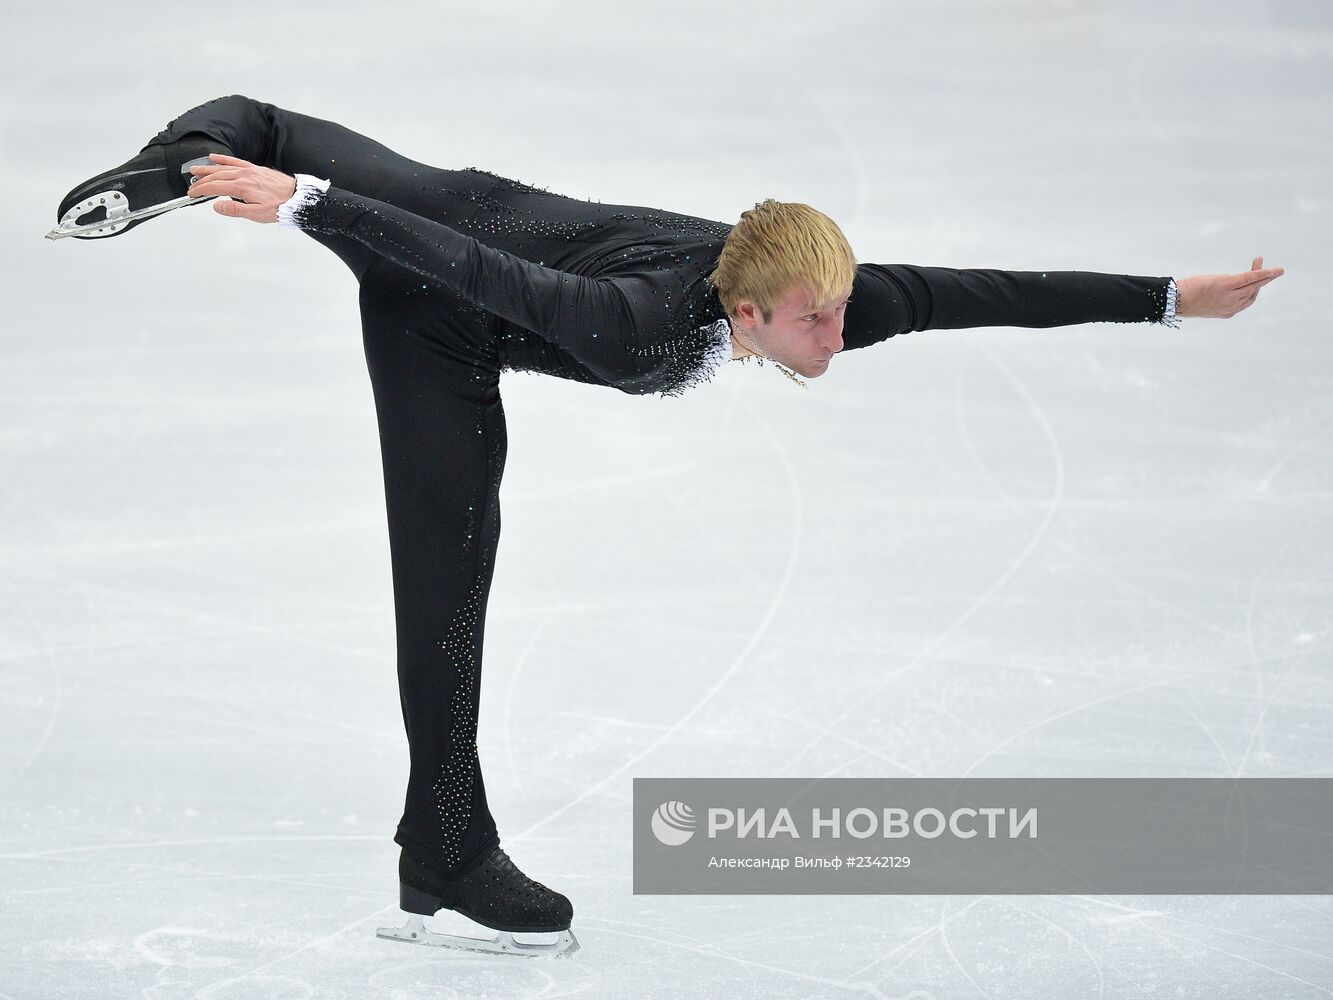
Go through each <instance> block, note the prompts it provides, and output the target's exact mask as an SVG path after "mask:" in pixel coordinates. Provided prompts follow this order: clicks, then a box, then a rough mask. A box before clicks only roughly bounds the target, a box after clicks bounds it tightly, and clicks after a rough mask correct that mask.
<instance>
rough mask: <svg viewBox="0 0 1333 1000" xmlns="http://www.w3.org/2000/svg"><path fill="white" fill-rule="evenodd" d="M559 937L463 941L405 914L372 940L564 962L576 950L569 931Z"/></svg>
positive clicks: (503, 935) (506, 934) (499, 935)
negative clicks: (538, 941)
mask: <svg viewBox="0 0 1333 1000" xmlns="http://www.w3.org/2000/svg"><path fill="white" fill-rule="evenodd" d="M557 933H558V934H559V937H557V938H556V939H555V940H554V941H552V942H551V943H549V944H529V943H528V942H526V941H515V940H514V935H513V934H512V933H511V932H509V931H497V932H496V936H495V937H494V938H491V939H489V940H488V939H486V938H473V937H464V936H462V935H459V934H438V933H436V932H435V931H431V930H427V929H426V923H425V920H424V919H423V918H422V916H421V915H420V914H419V913H409V914H408V916H407V923H406V924H404V925H403V926H402V927H381V928H380V929H379V930H377V931H376V932H375V936H376V937H380V938H384V939H385V940H386V941H404V942H406V943H408V944H424V945H430V946H431V947H435V948H453V949H456V950H459V951H479V952H484V953H486V954H488V955H519V956H522V957H524V958H568V957H569V956H570V955H573V954H574V953H575V952H576V951H578V950H579V943H578V941H577V940H575V938H574V934H573V932H572V931H567V930H566V931H558V932H557Z"/></svg>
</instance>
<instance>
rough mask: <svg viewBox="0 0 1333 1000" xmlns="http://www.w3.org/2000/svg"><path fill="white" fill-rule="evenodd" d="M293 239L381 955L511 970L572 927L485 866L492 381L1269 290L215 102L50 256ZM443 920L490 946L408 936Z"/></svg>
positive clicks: (566, 907)
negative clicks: (390, 707)
mask: <svg viewBox="0 0 1333 1000" xmlns="http://www.w3.org/2000/svg"><path fill="white" fill-rule="evenodd" d="M215 198H221V199H230V200H219V201H216V202H215V204H214V207H215V210H216V211H218V212H219V213H220V214H223V215H227V216H231V217H235V218H241V219H248V220H251V221H255V222H279V223H281V224H282V225H284V226H287V227H293V228H300V229H303V230H305V231H306V232H307V233H309V234H310V235H311V236H312V237H313V238H314V239H316V240H318V241H319V242H320V243H322V244H324V245H325V246H327V247H328V248H329V249H331V250H332V251H333V252H334V253H336V254H337V255H338V256H339V257H340V258H341V259H342V260H343V261H344V262H345V263H346V264H347V266H348V267H349V268H350V269H351V271H352V273H353V274H355V275H356V278H357V280H358V282H359V283H360V296H359V303H360V311H361V322H362V334H363V341H364V347H365V353H366V361H367V364H368V367H369V372H370V378H371V383H372V387H373V390H374V399H375V407H376V414H377V418H378V421H379V430H380V443H381V455H382V460H383V466H384V483H385V500H386V506H387V511H388V522H389V540H390V550H391V558H392V567H393V586H394V611H395V619H396V626H397V655H398V679H399V688H400V695H401V701H402V709H403V718H404V721H405V724H406V728H407V737H408V743H409V747H410V751H411V772H410V777H409V780H408V789H407V796H406V804H405V809H404V814H403V818H402V820H401V822H400V823H399V825H398V830H397V833H396V836H395V840H396V841H397V843H398V844H399V845H401V847H402V853H401V856H400V862H399V881H400V900H401V902H402V905H403V908H404V909H405V910H407V911H408V913H409V914H410V915H411V916H410V917H409V924H408V927H407V928H404V929H403V930H401V931H390V932H381V933H383V934H385V935H386V936H395V937H400V938H402V939H405V940H415V941H427V942H431V943H446V944H453V945H460V944H461V945H462V946H469V947H480V948H483V949H485V950H494V951H511V952H512V951H520V952H521V951H530V950H533V949H534V947H536V946H532V945H528V944H524V943H523V942H519V941H516V940H515V939H514V938H513V934H514V933H521V932H559V933H560V938H559V939H558V940H557V941H556V942H555V943H554V944H552V945H548V946H542V947H540V948H538V949H537V950H545V951H547V952H549V953H553V954H561V953H564V954H568V953H569V952H571V951H572V950H573V949H575V948H577V944H576V943H575V942H574V940H573V937H572V935H571V934H570V932H569V927H570V922H571V919H572V914H573V909H572V906H571V905H570V903H569V900H568V899H566V897H564V896H563V895H561V894H560V893H557V892H554V891H552V890H550V889H548V888H547V887H546V886H544V885H542V884H541V883H538V882H534V881H533V880H531V879H529V878H527V876H525V875H524V874H523V873H522V872H521V871H519V870H518V869H517V868H516V867H514V865H513V862H512V861H510V860H509V859H508V857H507V855H506V854H505V852H504V851H503V850H502V849H501V848H500V842H499V837H498V835H497V832H496V826H495V822H494V820H493V818H492V816H491V813H490V810H489V808H488V806H487V802H486V793H485V788H484V785H483V782H482V775H481V769H480V765H479V761H478V757H477V744H476V728H477V711H478V694H479V688H480V683H479V682H480V672H481V661H482V640H483V633H484V626H485V615H486V603H487V596H488V594H489V590H490V584H491V578H492V571H493V568H494V564H495V553H496V547H497V544H498V541H499V534H500V506H499V489H500V481H501V477H502V475H503V472H504V464H505V455H506V431H505V420H504V410H503V407H502V405H501V400H500V392H499V376H500V372H501V371H502V370H504V369H513V370H528V371H539V372H545V373H548V374H552V375H556V376H559V377H561V378H568V379H575V380H578V381H582V382H588V383H593V384H598V385H603V386H611V387H614V388H617V389H620V390H622V391H624V392H629V393H636V394H645V393H654V392H656V393H662V394H666V395H675V394H678V393H680V392H682V391H684V390H685V389H687V388H689V387H690V386H692V385H696V384H698V383H700V382H703V381H706V380H708V379H709V378H711V377H712V375H713V374H714V373H715V372H716V371H717V369H718V368H719V367H720V365H721V364H722V363H725V362H726V361H728V360H730V359H732V358H748V357H755V358H757V359H759V361H760V363H761V364H762V363H763V362H764V361H771V362H773V363H774V364H776V365H777V366H778V368H779V369H780V370H781V371H783V373H784V374H786V375H787V376H789V377H791V378H793V379H795V380H797V381H800V376H805V377H807V378H813V377H818V376H819V375H821V374H822V373H823V372H824V371H826V370H827V368H828V365H829V363H830V361H831V360H832V358H833V357H834V355H835V354H837V353H838V352H840V351H843V350H852V349H857V348H864V347H868V346H870V345H872V344H876V343H879V342H880V341H883V340H885V339H887V338H889V337H893V336H896V335H898V334H903V333H907V332H909V331H919V330H928V329H957V328H963V327H979V326H1017V327H1052V326H1065V325H1071V324H1078V323H1091V322H1156V323H1163V324H1166V325H1172V326H1176V325H1179V317H1182V316H1214V317H1225V316H1231V315H1234V314H1235V313H1236V312H1239V311H1240V310H1241V309H1244V308H1245V307H1247V306H1248V305H1249V304H1250V303H1251V302H1253V301H1254V298H1255V296H1256V295H1257V294H1258V291H1259V289H1260V288H1262V287H1263V286H1264V285H1265V284H1267V283H1268V282H1270V281H1272V280H1273V279H1275V278H1276V277H1278V276H1280V275H1281V274H1282V273H1283V271H1282V269H1281V268H1269V269H1265V268H1263V266H1262V265H1263V261H1262V258H1256V259H1255V260H1254V262H1253V265H1252V267H1251V269H1250V270H1249V271H1246V272H1242V273H1240V274H1233V275H1201V276H1196V277H1191V278H1184V279H1181V280H1180V281H1179V282H1177V281H1176V280H1175V279H1174V278H1170V277H1135V276H1130V275H1113V274H1098V273H1093V272H1079V271H1030V272H1017V271H1002V270H991V269H974V270H955V269H951V268H940V267H924V266H917V265H907V264H864V263H862V264H858V263H856V261H855V258H854V257H853V255H852V252H851V249H850V247H849V246H848V245H847V242H846V240H845V238H844V237H843V235H842V233H841V231H840V230H838V228H837V226H836V225H835V224H834V223H833V222H832V221H831V220H830V219H828V218H827V217H826V216H824V215H823V214H822V213H819V212H817V211H815V210H814V209H812V208H810V207H809V206H805V205H798V204H790V203H780V202H775V201H772V200H768V201H765V202H763V203H760V204H757V205H756V206H755V208H754V209H753V210H751V211H748V212H746V213H744V214H743V215H742V217H741V220H740V222H739V223H738V224H737V225H735V226H729V225H725V224H723V223H720V222H714V221H711V220H707V219H699V218H694V217H692V216H687V215H680V214H677V213H673V212H667V211H662V210H657V209H649V208H641V207H637V206H627V205H608V204H602V203H600V202H590V201H583V200H579V199H574V198H567V197H564V196H561V195H557V194H552V193H550V192H547V191H543V190H539V189H537V188H534V187H530V186H528V185H525V184H520V183H518V182H516V181H512V180H509V179H507V178H503V177H498V176H496V175H494V174H490V173H487V172H485V171H481V170H475V169H466V170H445V169H440V168H436V167H431V166H428V165H426V164H423V163H417V162H415V161H413V160H410V159H407V158H405V157H403V156H400V155H399V154H397V153H395V152H393V151H392V150H390V149H388V148H386V147H385V146H383V145H380V144H379V143H377V142H374V141H373V140H371V139H369V138H366V137H365V136H362V135H359V134H357V133H355V132H352V131H350V130H348V129H346V128H344V127H343V126H341V125H337V124H335V123H333V122H328V121H323V120H320V119H316V118H311V117H308V116H305V115H301V114H297V113H294V112H291V111H287V110H285V109H283V108H280V107H276V106H274V105H272V104H265V103H262V102H259V101H255V100H252V99H250V98H247V97H242V96H239V95H232V96H228V97H222V98H218V99H216V100H213V101H209V102H207V103H206V104H203V105H200V106H199V107H197V108H194V109H193V110H191V111H188V112H186V113H185V114H183V115H181V116H180V117H179V118H177V119H175V120H174V121H173V122H171V123H170V124H169V125H168V127H167V128H166V129H165V130H163V131H162V132H161V133H159V134H158V135H157V136H155V137H154V138H153V139H152V140H151V141H150V142H149V143H148V145H146V146H145V147H144V148H143V150H142V151H141V152H140V153H139V154H138V155H137V156H136V157H134V158H133V159H131V160H130V161H128V162H127V163H125V164H122V165H121V166H119V167H116V168H114V169H112V170H110V171H107V172H105V173H103V174H99V175H98V176H97V177H94V178H91V179H90V180H88V181H85V182H84V183H83V184H80V185H79V186H78V187H76V188H75V189H74V190H73V191H71V192H70V193H69V195H67V196H66V198H65V199H64V201H63V202H62V203H61V205H60V207H59V209H58V212H57V217H58V219H59V220H60V224H59V226H58V227H57V229H56V230H53V232H52V233H51V234H50V235H51V236H53V237H59V236H65V235H72V236H78V237H81V238H85V239H86V238H104V237H106V236H114V235H120V234H122V233H124V232H127V231H128V230H130V229H132V228H133V227H134V226H136V225H139V224H140V223H142V222H144V221H146V220H147V219H149V218H153V217H156V215H157V214H161V213H162V212H163V211H166V210H169V209H170V208H174V207H179V206H181V205H187V204H194V203H198V202H201V201H206V200H211V199H215ZM441 908H450V909H455V910H457V911H458V912H461V913H464V914H465V915H467V916H469V917H471V918H473V919H475V920H477V921H478V922H480V923H482V924H484V925H486V926H488V927H491V928H493V929H495V930H497V931H500V932H501V933H500V936H499V937H497V938H496V939H495V940H494V941H491V942H485V943H481V942H470V941H469V940H463V941H460V940H459V939H455V938H447V937H445V936H441V935H432V934H431V933H430V932H429V931H426V930H425V929H424V927H423V925H422V923H421V916H422V915H428V914H431V913H434V912H436V911H437V910H438V909H441Z"/></svg>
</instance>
